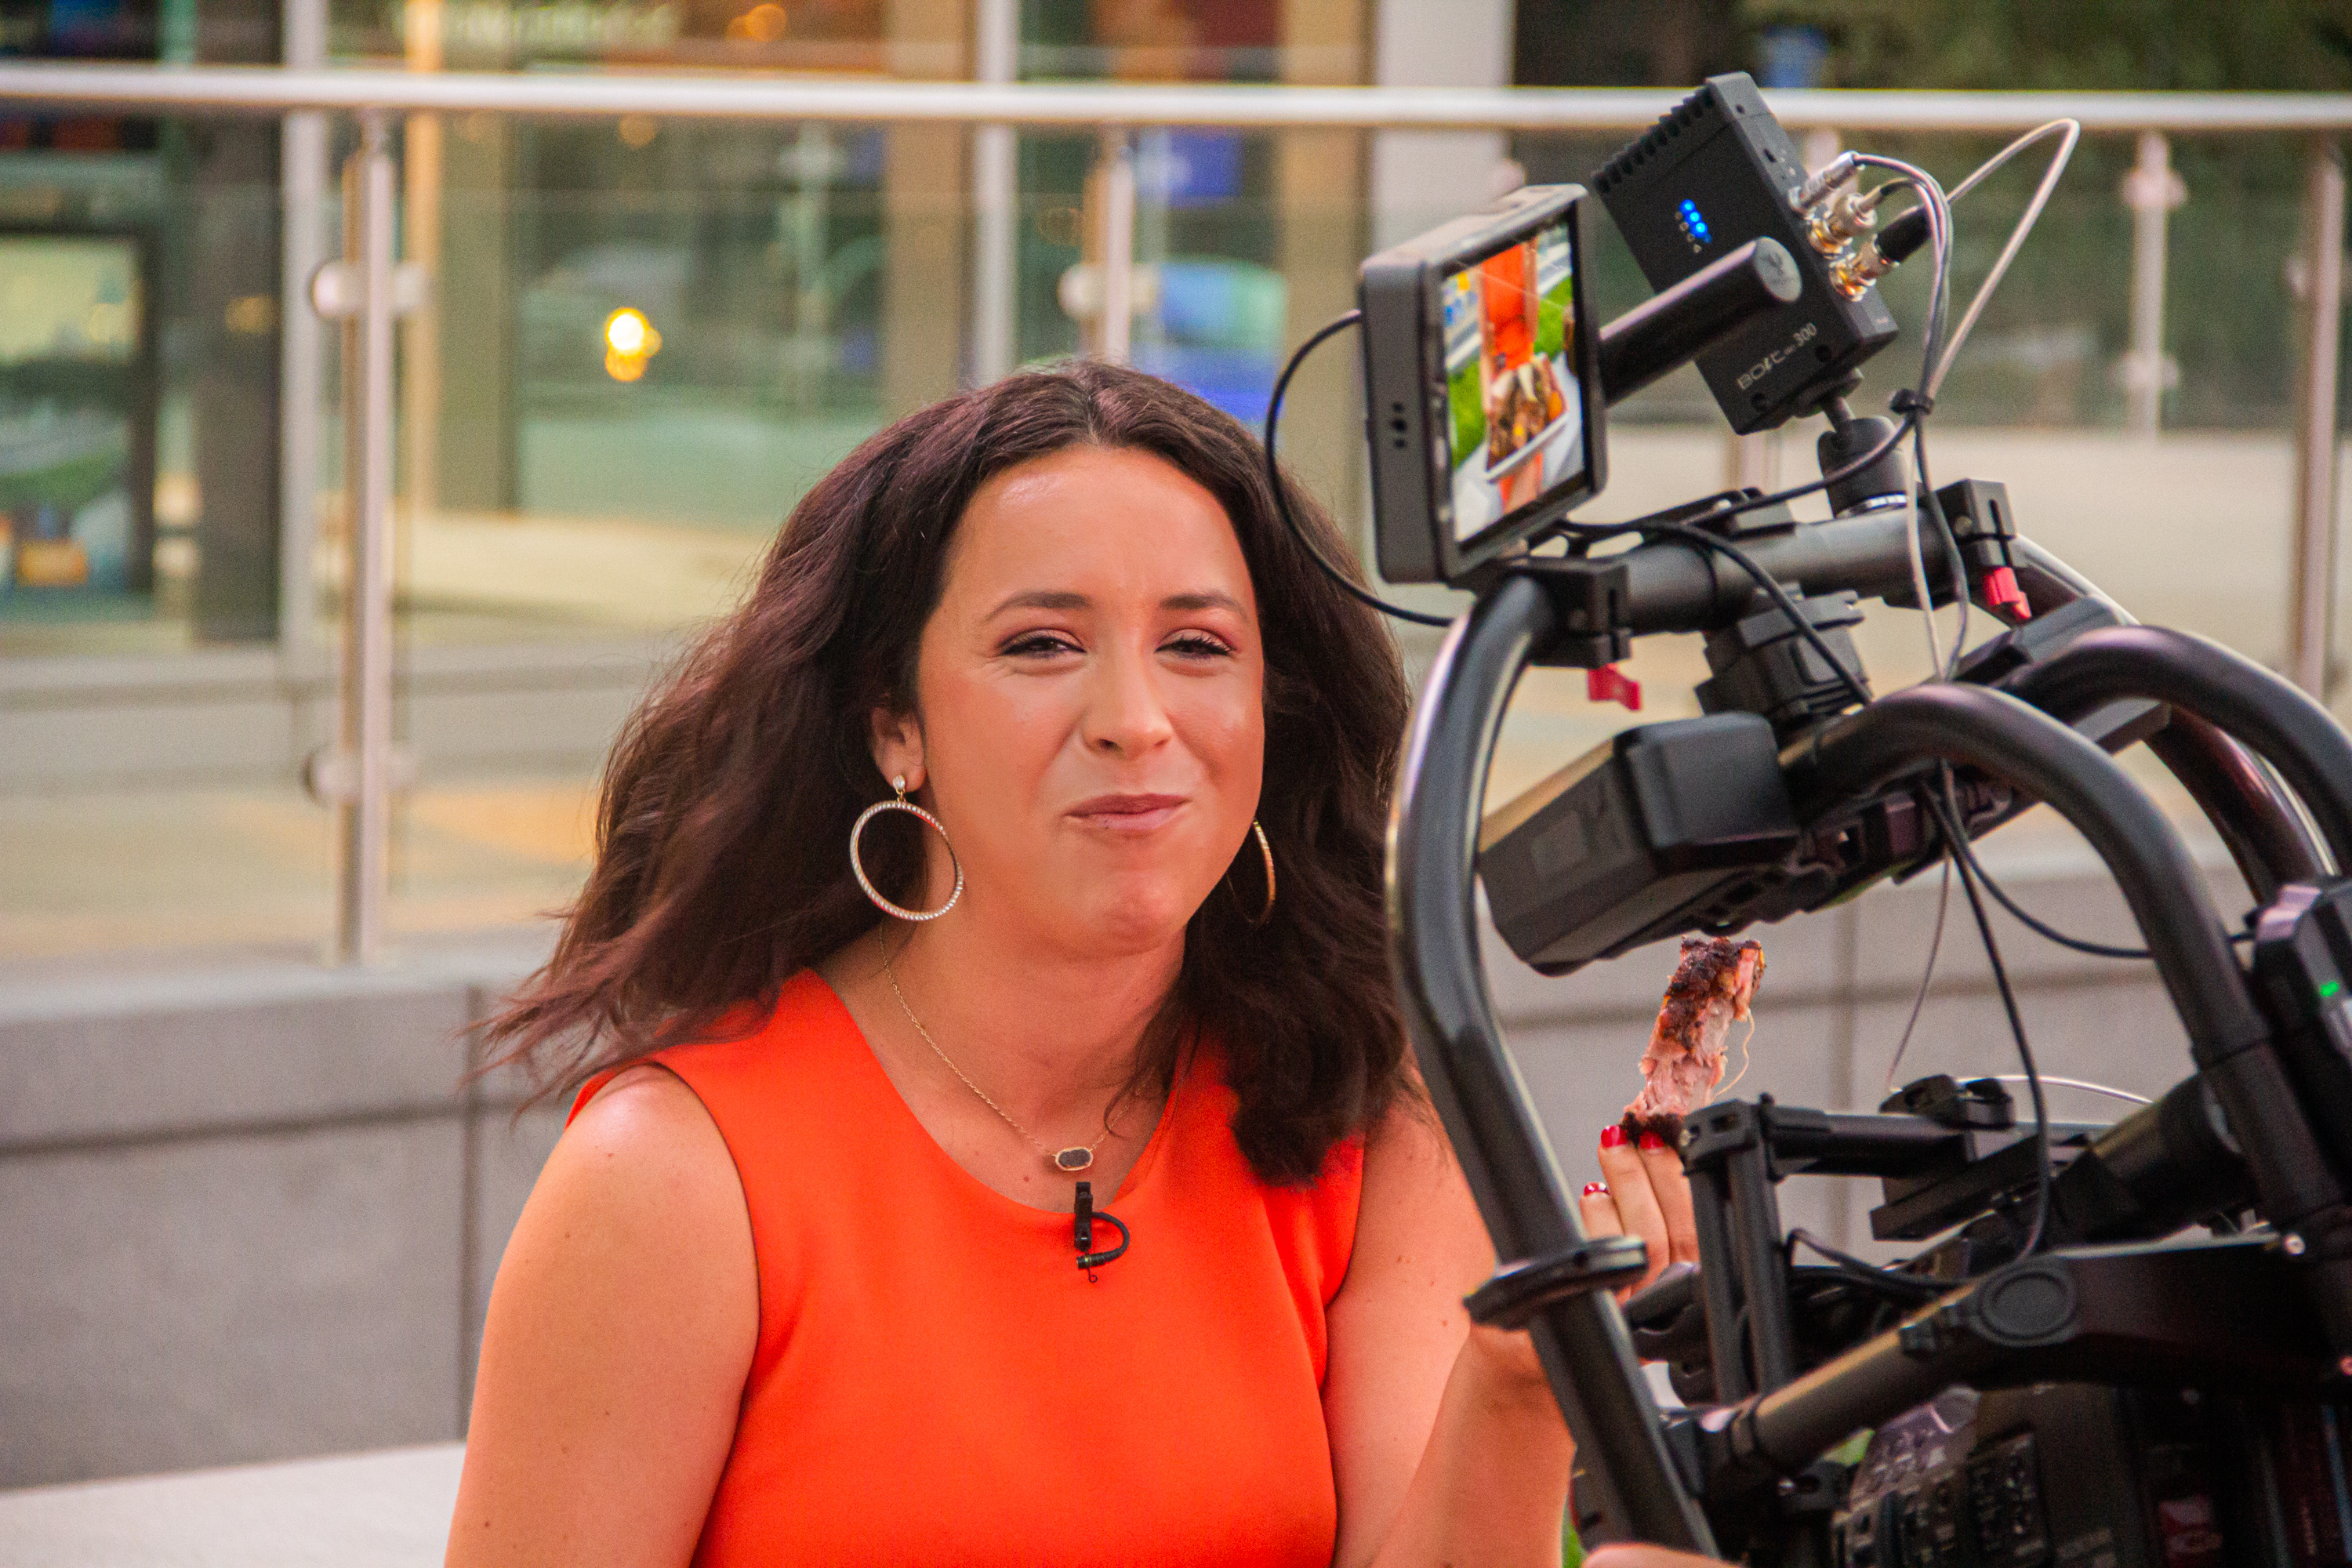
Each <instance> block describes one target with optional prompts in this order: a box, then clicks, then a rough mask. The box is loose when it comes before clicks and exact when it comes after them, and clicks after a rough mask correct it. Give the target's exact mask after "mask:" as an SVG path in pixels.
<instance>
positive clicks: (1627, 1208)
mask: <svg viewBox="0 0 2352 1568" xmlns="http://www.w3.org/2000/svg"><path fill="white" fill-rule="evenodd" d="M1601 1177H1602V1180H1601V1181H1598V1182H1594V1183H1592V1184H1591V1185H1589V1186H1587V1187H1586V1188H1585V1189H1584V1196H1583V1198H1582V1200H1581V1201H1580V1203H1579V1205H1578V1207H1579V1208H1580V1211H1581V1212H1582V1214H1583V1217H1584V1229H1585V1234H1587V1235H1588V1236H1624V1235H1628V1234H1631V1235H1633V1236H1638V1237H1641V1238H1642V1239H1643V1241H1644V1242H1647V1243H1648V1244H1649V1247H1650V1271H1649V1272H1648V1273H1647V1274H1644V1275H1643V1276H1642V1278H1641V1279H1640V1280H1638V1281H1637V1282H1636V1283H1634V1284H1633V1285H1631V1286H1629V1287H1627V1288H1626V1289H1622V1290H1620V1291H1619V1292H1618V1293H1617V1299H1618V1300H1621V1301H1622V1300H1625V1299H1626V1298H1627V1297H1629V1296H1631V1295H1632V1294H1633V1292H1634V1291H1635V1290H1638V1289H1641V1288H1642V1287H1643V1285H1647V1284H1648V1283H1649V1282H1650V1281H1651V1280H1653V1279H1656V1278H1657V1277H1658V1276H1659V1275H1660V1274H1661V1273H1663V1272H1664V1269H1665V1267H1666V1265H1667V1264H1669V1263H1692V1264H1695V1263H1696V1262H1697V1261H1698V1222H1697V1221H1696V1219H1695V1218H1694V1217H1693V1216H1692V1214H1691V1192H1690V1178H1689V1177H1688V1176H1687V1175H1685V1174H1684V1173H1683V1157H1682V1155H1681V1154H1680V1153H1679V1152H1676V1151H1675V1149H1674V1148H1672V1147H1671V1146H1670V1145H1668V1143H1667V1142H1666V1141H1665V1140H1664V1139H1663V1138H1661V1137H1659V1136H1658V1135H1657V1134H1656V1133H1654V1132H1644V1133H1643V1134H1642V1137H1641V1139H1640V1141H1639V1142H1635V1141H1634V1140H1633V1139H1632V1138H1631V1137H1629V1136H1627V1134H1626V1131H1625V1129H1624V1128H1623V1127H1622V1126H1618V1127H1611V1128H1608V1129H1607V1130H1606V1131H1603V1132H1602V1133H1601ZM1664 1561H1665V1559H1663V1558H1662V1559H1660V1562H1661V1563H1663V1562H1664ZM1622 1568H1634V1565H1633V1564H1632V1563H1626V1564H1623V1565H1622Z"/></svg>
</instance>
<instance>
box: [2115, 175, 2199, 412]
mask: <svg viewBox="0 0 2352 1568" xmlns="http://www.w3.org/2000/svg"><path fill="white" fill-rule="evenodd" d="M2188 199H2189V191H2188V187H2187V186H2185V185H2184V184H2181V180H2180V176H2179V174H2174V173H2173V171H2172V144H2171V143H2170V142H2168V141H2166V140H2165V138H2164V134H2163V132H2158V131H2143V132H2140V134H2139V162H2138V163H2136V164H2135V165H2133V168H2132V172H2131V173H2130V174H2126V175H2125V176H2124V205H2126V206H2128V207H2129V208H2131V212H2132V273H2131V352H2130V353H2126V355H2125V356H2124V363H2123V383H2124V399H2125V407H2126V411H2127V412H2126V423H2127V424H2128V425H2129V426H2130V427H2131V429H2132V430H2133V431H2134V433H2136V434H2137V435H2140V436H2144V437H2147V438H2148V439H2149V440H2154V439H2155V438H2156V435H2157V431H2158V427H2159V426H2161V424H2162V422H2163V417H2164V394H2165V389H2166V388H2167V387H2168V386H2170V385H2171V384H2173V383H2174V382H2176V381H2178V380H2179V375H2180V373H2179V367H2178V366H2177V365H2175V364H2174V363H2172V362H2171V361H2170V360H2169V359H2168V358H2167V357H2165V353H2164V261H2165V245H2166V239H2165V231H2166V228H2167V226H2168V219H2169V218H2170V216H2171V213H2172V209H2173V208H2175V207H2177V206H2179V205H2180V204H2181V203H2182V202H2184V201H2187V200H2188Z"/></svg>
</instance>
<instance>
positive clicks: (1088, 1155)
mask: <svg viewBox="0 0 2352 1568" xmlns="http://www.w3.org/2000/svg"><path fill="white" fill-rule="evenodd" d="M1093 1163H1095V1152H1094V1151H1093V1150H1091V1149H1065V1150H1063V1151H1062V1152H1060V1153H1058V1154H1056V1155H1055V1156H1054V1169H1055V1170H1057V1171H1083V1170H1085V1169H1086V1168H1087V1167H1088V1166H1089V1165H1092V1164H1093Z"/></svg>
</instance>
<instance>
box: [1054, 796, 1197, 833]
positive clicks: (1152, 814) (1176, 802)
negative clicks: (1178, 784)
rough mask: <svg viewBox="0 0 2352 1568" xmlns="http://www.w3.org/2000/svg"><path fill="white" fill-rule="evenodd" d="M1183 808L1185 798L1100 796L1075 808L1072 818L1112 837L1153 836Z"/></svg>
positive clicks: (1083, 801)
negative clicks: (1122, 835)
mask: <svg viewBox="0 0 2352 1568" xmlns="http://www.w3.org/2000/svg"><path fill="white" fill-rule="evenodd" d="M1183 804H1184V797H1183V796H1182V795H1097V796H1095V797H1094V798H1093V799H1092V800H1082V801H1080V802H1079V803H1078V804H1077V805H1074V806H1072V807H1071V808H1070V815H1071V816H1075V817H1076V818H1077V819H1078V820H1079V821H1081V822H1084V823H1087V824H1088V825H1089V826H1095V827H1100V828H1105V829H1108V831H1110V832H1112V833H1149V832H1150V831H1151V830H1152V829H1153V828H1155V827H1158V826H1160V825H1161V824H1162V823H1164V822H1166V821H1167V820H1168V819H1169V818H1170V817H1171V816H1175V815H1176V812H1177V808H1178V807H1180V806H1181V805H1183Z"/></svg>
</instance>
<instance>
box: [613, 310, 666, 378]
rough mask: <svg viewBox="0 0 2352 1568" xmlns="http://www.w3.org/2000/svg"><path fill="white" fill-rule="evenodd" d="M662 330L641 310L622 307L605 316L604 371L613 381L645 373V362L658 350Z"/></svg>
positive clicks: (659, 348) (659, 350)
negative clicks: (647, 319) (656, 327)
mask: <svg viewBox="0 0 2352 1568" xmlns="http://www.w3.org/2000/svg"><path fill="white" fill-rule="evenodd" d="M661 346H662V340H661V333H660V332H659V331H656V330H655V327H654V324H653V323H652V322H651V321H646V313H645V312H644V311H643V310H635V309H632V308H627V307H625V308H623V309H621V310H615V311H614V312H613V313H612V314H611V315H609V316H607V317H605V318H604V374H606V375H609V376H611V377H612V378H613V379H614V381H635V380H637V379H638V378H639V377H641V376H643V375H644V374H646V361H647V360H649V359H651V358H653V357H654V355H656V354H657V353H661Z"/></svg>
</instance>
